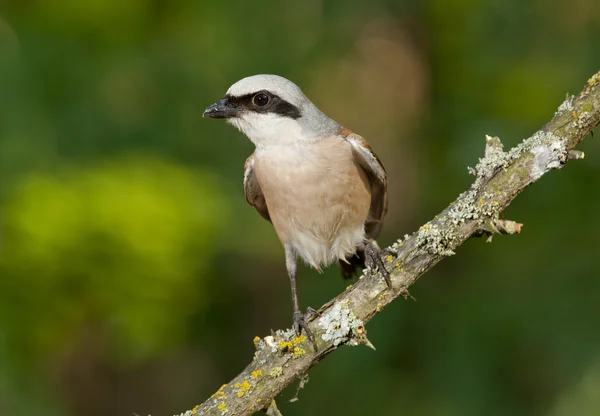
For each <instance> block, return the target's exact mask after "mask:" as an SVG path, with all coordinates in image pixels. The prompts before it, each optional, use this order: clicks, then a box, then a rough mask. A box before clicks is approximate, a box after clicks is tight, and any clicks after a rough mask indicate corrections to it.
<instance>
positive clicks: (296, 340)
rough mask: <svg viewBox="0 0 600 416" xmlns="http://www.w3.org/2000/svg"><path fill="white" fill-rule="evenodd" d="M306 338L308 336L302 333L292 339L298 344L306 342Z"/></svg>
mask: <svg viewBox="0 0 600 416" xmlns="http://www.w3.org/2000/svg"><path fill="white" fill-rule="evenodd" d="M306 340H307V338H306V335H304V334H302V335H300V336H297V337H296V338H294V339H293V340H292V343H293V344H294V345H297V344H300V343H301V342H304V341H306Z"/></svg>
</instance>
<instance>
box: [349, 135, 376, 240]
mask: <svg viewBox="0 0 600 416" xmlns="http://www.w3.org/2000/svg"><path fill="white" fill-rule="evenodd" d="M340 134H341V135H342V136H343V137H344V138H345V139H346V140H347V141H348V142H349V143H350V144H351V145H352V150H353V151H354V158H355V160H356V162H357V163H358V164H359V165H360V166H361V167H362V168H363V170H364V171H365V173H366V174H367V176H368V177H369V182H370V183H371V207H370V209H369V216H368V217H367V221H366V222H365V231H366V235H367V237H368V238H372V239H375V238H377V236H378V235H379V232H380V231H381V227H382V226H383V217H385V214H386V212H387V173H386V172H385V169H384V167H383V165H382V164H381V161H380V160H379V158H378V157H377V155H376V154H375V153H374V152H373V150H371V146H369V143H368V142H367V141H366V140H365V139H364V138H362V137H361V136H359V135H358V134H354V133H352V132H351V131H350V130H348V129H342V130H340Z"/></svg>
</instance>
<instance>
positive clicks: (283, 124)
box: [227, 112, 315, 148]
mask: <svg viewBox="0 0 600 416" xmlns="http://www.w3.org/2000/svg"><path fill="white" fill-rule="evenodd" d="M227 121H228V122H229V123H231V124H232V125H233V126H235V127H236V128H237V129H238V130H239V131H241V132H242V133H244V134H245V135H246V136H248V138H249V139H250V140H251V141H252V143H254V145H255V146H256V147H257V148H260V147H265V146H269V145H281V144H292V143H295V142H298V141H310V140H311V139H312V140H314V139H315V134H314V133H312V132H310V131H309V130H307V129H306V128H304V127H303V126H302V125H301V124H300V123H299V122H298V120H295V119H293V118H290V117H282V116H280V115H278V114H273V113H265V114H260V113H252V112H248V113H245V114H243V115H242V116H241V117H237V118H230V119H228V120H227Z"/></svg>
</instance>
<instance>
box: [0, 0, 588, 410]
mask: <svg viewBox="0 0 600 416" xmlns="http://www.w3.org/2000/svg"><path fill="white" fill-rule="evenodd" d="M598 25H600V3H598V2H597V1H596V0H576V1H573V2H567V3H566V2H560V1H558V0H550V1H537V0H526V1H518V0H508V1H503V2H498V1H496V2H493V1H483V0H468V1H467V0H461V1H453V2H447V1H441V0H431V1H413V0H399V1H391V0H376V1H372V2H359V1H355V0H351V1H344V2H341V1H340V2H323V1H321V0H309V1H306V2H279V1H275V0H267V1H263V2H244V1H238V0H232V1H230V2H209V1H192V0H180V1H173V2H160V1H150V0H128V1H115V0H111V1H100V0H92V1H87V2H81V1H75V0H56V1H53V2H47V1H42V0H27V1H19V2H17V1H10V2H9V1H4V2H0V414H7V415H8V414H10V415H20V414H23V415H29V414H36V413H41V412H44V414H54V415H70V414H73V415H75V414H91V415H95V414H97V415H105V414H132V413H137V414H140V415H141V414H150V413H151V414H153V415H160V414H172V413H175V412H179V411H183V410H184V409H187V408H191V407H193V405H194V404H196V403H197V402H198V401H200V400H203V399H204V398H206V397H208V396H209V395H210V394H211V393H213V392H214V390H216V389H217V388H218V387H219V386H220V385H221V384H222V383H225V382H227V381H228V380H229V379H230V378H231V377H232V376H233V375H235V374H236V373H237V372H238V371H240V370H241V369H242V368H243V366H244V365H245V363H246V362H247V361H248V360H249V359H251V357H252V344H251V339H252V338H253V337H254V335H265V334H267V333H268V332H269V330H270V329H271V328H278V327H287V326H289V325H290V322H291V304H290V301H289V288H288V283H287V279H286V277H285V269H284V262H283V255H282V249H281V248H280V246H279V243H278V241H277V240H276V237H275V235H274V233H273V231H272V229H271V228H270V225H269V224H268V223H266V222H265V221H264V220H262V219H261V218H260V217H259V216H258V215H257V214H256V213H254V212H253V210H252V209H251V208H250V207H248V206H246V204H245V202H244V199H243V196H242V187H241V176H242V166H243V163H244V160H245V158H246V157H247V155H248V154H250V153H251V152H252V146H251V144H250V143H249V141H247V140H246V139H245V138H243V137H242V136H241V135H240V134H239V133H237V132H235V131H234V130H233V129H232V128H231V127H230V126H225V125H224V124H223V123H218V122H215V121H211V120H202V119H201V113H202V110H203V109H204V107H205V106H206V105H208V104H210V103H212V102H214V101H215V100H217V99H218V98H220V97H221V96H222V95H223V93H224V91H225V90H226V88H227V87H228V86H229V85H230V84H231V83H233V82H234V81H236V80H237V79H239V78H241V77H243V76H246V75H250V74H254V73H278V74H281V75H283V76H286V77H289V78H291V79H293V80H294V81H296V82H297V83H298V84H299V85H300V86H301V87H302V88H303V89H304V90H305V92H306V93H307V94H308V95H309V97H311V99H313V101H314V102H315V103H317V105H319V106H320V107H321V108H322V109H323V110H324V111H325V112H326V113H327V114H329V115H331V116H332V117H333V118H335V119H336V120H338V121H339V122H340V123H342V124H344V125H346V126H347V127H350V128H352V129H353V130H355V131H356V132H358V133H360V134H363V135H364V136H365V137H367V138H368V139H369V141H370V142H371V143H372V145H373V147H374V149H375V150H376V151H377V153H378V154H379V155H380V156H381V158H382V160H383V163H384V164H385V166H386V167H387V169H388V172H389V176H390V197H391V199H390V212H389V214H388V220H387V223H386V227H385V230H384V235H383V236H382V237H381V239H380V243H381V244H382V245H384V244H387V243H391V242H392V241H393V239H394V238H396V237H399V236H400V235H402V234H404V233H408V232H411V231H413V230H415V229H416V228H417V227H418V226H419V225H420V224H421V223H423V222H425V221H426V220H428V219H429V218H430V217H432V216H433V215H434V214H435V213H436V212H438V211H439V210H441V209H442V208H443V207H444V206H445V205H446V204H447V203H448V202H449V201H451V200H452V199H453V198H454V197H455V196H456V195H457V194H458V192H460V191H462V190H464V189H465V188H466V187H467V186H468V184H469V183H470V180H471V178H469V177H468V174H467V172H466V166H467V165H474V164H475V163H476V161H477V158H478V157H479V156H480V155H481V153H482V151H483V143H484V140H483V138H484V135H485V134H491V135H499V136H500V137H501V138H502V139H503V141H504V143H505V145H507V146H512V145H514V144H516V143H517V142H518V141H519V140H521V139H522V138H523V137H526V136H527V135H529V134H531V133H532V132H533V131H534V130H536V129H537V128H539V127H540V126H541V125H542V124H543V123H544V122H545V121H546V120H548V119H549V118H550V117H551V115H552V114H553V112H554V111H555V108H556V107H557V106H558V104H559V103H560V102H561V101H562V99H563V98H564V95H565V94H566V93H567V91H569V92H571V93H576V92H577V91H578V90H579V88H581V86H582V85H583V83H584V81H585V80H586V79H587V77H588V76H590V75H591V74H593V73H594V72H596V71H597V70H598V68H599V67H600V47H599V46H598V42H597V28H598ZM582 147H583V149H582V150H584V151H586V153H587V157H586V158H585V159H584V160H583V161H580V162H577V163H575V162H574V163H570V164H569V166H568V167H567V168H566V169H565V170H564V171H562V172H560V173H554V174H552V175H549V176H548V178H544V179H543V180H542V181H541V182H540V183H538V184H536V185H535V186H534V187H532V188H531V189H528V190H527V191H526V192H525V193H524V194H523V195H522V196H520V197H519V198H518V199H517V200H516V201H515V203H514V204H513V205H512V206H511V207H510V208H509V210H508V212H507V213H506V215H507V217H510V219H514V220H518V221H519V222H523V223H524V224H525V227H524V231H523V233H522V234H521V235H519V236H515V237H500V238H495V239H494V243H493V244H492V245H486V244H484V243H483V241H469V242H468V243H467V244H466V245H465V246H464V247H462V248H461V249H460V250H459V252H458V254H457V256H455V257H453V258H449V259H448V260H447V261H445V262H443V263H442V264H440V265H439V266H438V267H437V268H436V269H435V270H434V271H433V272H432V273H429V274H428V275H427V276H425V277H424V278H423V280H422V281H420V282H419V283H418V285H416V287H415V288H414V290H413V295H414V296H415V297H416V298H417V299H418V302H416V303H413V302H409V303H402V302H400V303H397V304H395V305H392V306H391V307H390V308H389V309H388V310H386V311H385V313H383V314H382V315H381V316H380V317H378V318H377V319H376V320H375V321H374V322H373V323H372V324H371V325H370V328H369V331H370V337H371V338H372V341H373V342H374V344H375V345H376V346H377V347H378V351H377V353H373V352H372V351H366V350H362V349H347V350H342V351H339V352H338V353H336V354H334V355H333V356H332V357H331V358H329V359H328V360H326V361H324V362H323V363H321V364H319V366H317V367H316V368H315V369H314V370H313V371H312V372H311V381H310V383H308V385H307V386H306V388H305V389H304V390H303V391H302V392H301V393H300V401H298V402H297V403H294V404H285V403H283V400H282V404H280V408H282V410H283V412H284V414H286V415H293V414H386V415H387V414H390V415H391V414H398V413H401V412H402V413H405V414H412V415H480V414H497V415H505V414H511V415H532V414H540V415H541V414H550V415H556V416H558V415H572V414H580V415H587V414H590V415H593V414H597V413H598V411H599V409H600V408H599V407H598V406H599V405H598V400H597V394H595V392H596V391H597V390H598V387H599V386H600V371H599V370H598V368H599V367H598V362H600V361H599V360H600V355H599V354H598V351H599V348H600V335H599V333H598V331H597V320H598V318H597V317H598V316H600V306H599V305H600V280H599V279H598V272H597V261H596V259H597V257H598V254H599V250H600V237H599V236H600V232H599V230H600V219H599V218H600V217H598V215H597V213H598V212H599V211H600V196H599V195H598V193H597V192H596V190H597V189H598V184H599V183H600V162H599V161H600V156H598V155H600V145H599V144H598V141H597V140H596V139H591V140H588V141H586V142H585V143H584V145H583V146H582ZM300 273H301V276H300V300H301V303H303V305H304V306H306V305H309V304H310V305H312V306H314V307H317V306H319V305H320V304H321V303H323V302H325V301H327V300H329V299H330V298H331V297H333V296H334V295H335V294H337V293H338V292H339V291H341V290H342V289H343V288H344V287H345V285H346V283H344V282H342V281H340V280H339V278H338V276H337V274H338V273H337V270H335V268H331V270H328V271H326V272H325V273H324V275H322V276H319V275H317V274H316V272H313V271H309V270H308V269H302V270H301V272H300ZM293 394H294V392H293V391H286V392H284V394H283V398H284V399H286V398H288V397H291V396H293ZM350 398H352V399H350Z"/></svg>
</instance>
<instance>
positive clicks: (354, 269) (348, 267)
mask: <svg viewBox="0 0 600 416" xmlns="http://www.w3.org/2000/svg"><path fill="white" fill-rule="evenodd" d="M339 265H340V270H341V272H342V277H343V278H344V280H346V279H352V278H353V277H354V276H360V273H361V272H362V270H363V269H364V268H365V250H364V249H358V250H357V251H356V254H354V255H352V256H350V257H346V261H344V260H340V261H339Z"/></svg>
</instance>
